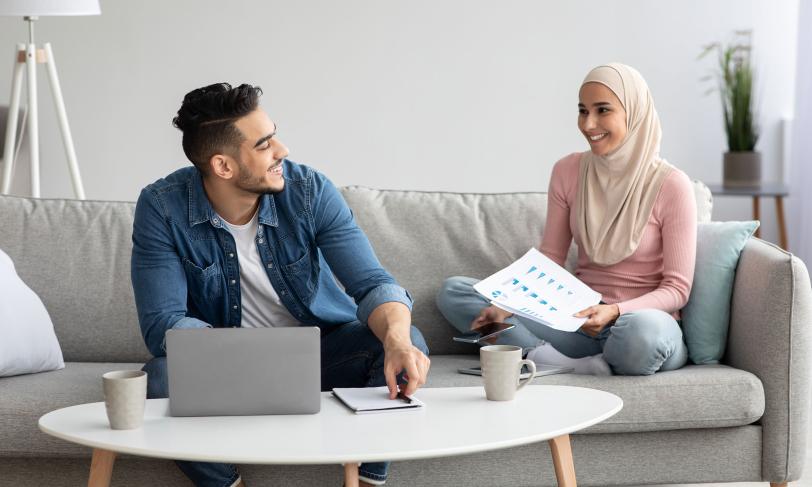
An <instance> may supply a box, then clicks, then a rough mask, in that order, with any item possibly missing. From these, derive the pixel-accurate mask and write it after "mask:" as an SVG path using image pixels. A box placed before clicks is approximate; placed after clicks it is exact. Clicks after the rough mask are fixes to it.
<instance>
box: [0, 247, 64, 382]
mask: <svg viewBox="0 0 812 487" xmlns="http://www.w3.org/2000/svg"><path fill="white" fill-rule="evenodd" d="M0 290H2V291H0V377H6V376H10V375H20V374H33V373H35V372H45V371H46V370H56V369H63V368H65V362H64V361H63V360H62V350H61V349H60V348H59V342H58V341H57V339H56V334H54V324H53V323H52V322H51V317H50V316H48V311H46V310H45V306H44V305H43V304H42V301H41V300H40V299H39V296H37V295H36V294H35V293H34V291H32V290H31V289H30V288H29V287H28V286H26V285H25V283H24V282H23V281H22V279H20V277H19V276H18V275H17V271H16V269H14V263H13V262H11V258H10V257H9V256H8V255H7V254H6V253H5V252H3V251H2V250H0Z"/></svg>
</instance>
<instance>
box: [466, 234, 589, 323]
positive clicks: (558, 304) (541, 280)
mask: <svg viewBox="0 0 812 487" xmlns="http://www.w3.org/2000/svg"><path fill="white" fill-rule="evenodd" d="M474 289H476V290H477V292H478V293H480V294H482V295H483V296H485V297H486V298H488V299H489V300H490V301H491V303H492V304H493V305H495V306H498V307H500V308H502V309H504V310H506V311H510V312H511V313H515V314H517V315H519V316H522V317H524V318H527V319H530V320H534V321H537V322H539V323H542V324H545V325H547V326H549V327H551V328H555V329H556V330H562V331H575V330H577V329H578V328H580V327H581V325H583V324H584V321H586V319H585V318H575V317H574V316H572V315H573V314H575V313H577V312H579V311H581V310H582V309H585V308H588V307H590V306H593V305H595V304H598V303H599V302H600V300H601V295H600V293H598V292H596V291H594V290H593V289H592V288H590V287H589V286H587V285H586V284H584V283H583V282H581V281H580V280H579V279H578V278H577V277H575V276H573V275H572V274H570V273H569V272H568V271H567V270H566V269H564V268H563V267H561V266H560V265H558V264H556V263H555V262H553V261H552V260H551V259H549V258H548V257H546V256H545V255H544V254H542V253H541V252H539V251H538V250H536V249H534V248H531V249H530V250H528V251H527V253H525V254H524V255H523V256H522V257H521V258H520V259H519V260H517V261H515V262H513V263H512V264H510V265H509V266H507V267H505V268H504V269H502V270H500V271H498V272H497V273H495V274H493V275H491V276H490V277H488V278H486V279H483V280H481V281H479V282H478V283H477V284H475V285H474Z"/></svg>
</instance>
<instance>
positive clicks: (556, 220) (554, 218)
mask: <svg viewBox="0 0 812 487" xmlns="http://www.w3.org/2000/svg"><path fill="white" fill-rule="evenodd" d="M578 164H579V158H578V157H577V154H573V155H570V156H567V157H565V158H564V159H561V160H560V161H558V162H556V163H555V166H553V173H552V175H551V176H550V186H549V188H548V190H547V221H546V223H545V224H544V233H543V234H542V236H541V245H540V246H539V250H540V251H541V253H542V254H544V255H546V256H547V257H548V258H550V259H552V261H553V262H555V263H556V264H558V265H560V266H562V267H563V266H564V261H566V259H567V251H568V250H569V248H570V243H572V231H571V230H570V209H571V204H570V202H571V201H573V200H574V195H571V194H569V193H570V192H571V191H568V189H569V188H570V187H571V186H572V181H573V180H572V178H576V179H577V178H578Z"/></svg>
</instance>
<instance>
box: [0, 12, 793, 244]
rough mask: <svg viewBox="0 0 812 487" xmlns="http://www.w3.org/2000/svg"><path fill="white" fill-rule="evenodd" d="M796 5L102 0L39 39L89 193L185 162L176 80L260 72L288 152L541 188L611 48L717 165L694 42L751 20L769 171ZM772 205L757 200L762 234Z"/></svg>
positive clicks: (141, 180) (53, 133)
mask: <svg viewBox="0 0 812 487" xmlns="http://www.w3.org/2000/svg"><path fill="white" fill-rule="evenodd" d="M798 1H799V0H780V1H770V0H749V1H743V0H716V1H713V2H707V1H703V0H680V1H678V2H664V1H657V2H652V1H648V0H623V1H613V2H606V1H597V0H577V1H576V0H568V1H557V2H551V1H548V2H538V1H530V0H527V1H507V0H506V1H502V2H493V1H488V2H486V1H437V0H412V1H409V2H392V1H389V2H386V1H380V0H346V1H342V2H335V1H331V0H320V1H302V2H294V1H287V2H283V1H278V0H277V1H267V0H265V1H260V0H253V1H249V0H234V1H230V2H227V3H226V2H221V1H214V0H205V1H204V0H171V1H167V0H137V1H123V0H118V1H116V0H104V1H102V12H103V14H102V15H101V16H99V17H79V18H65V17H63V18H43V19H41V20H40V21H39V22H38V23H37V40H38V41H40V42H43V41H50V42H52V43H53V46H54V52H55V55H56V57H57V62H58V67H59V70H60V76H61V81H62V87H63V91H64V94H65V100H66V104H67V108H68V113H69V117H70V120H71V125H72V128H73V131H74V138H75V142H76V148H77V152H78V154H79V158H80V165H81V170H82V173H83V176H84V179H85V187H86V191H87V194H88V197H89V198H94V199H123V200H133V199H135V198H136V197H137V194H138V191H139V190H140V188H141V187H143V186H144V185H145V184H147V183H149V182H151V181H153V180H155V179H157V178H158V177H161V176H163V175H165V174H167V173H169V172H170V171H172V170H173V169H174V168H177V167H179V166H182V165H185V164H187V162H186V160H185V158H184V157H183V152H182V151H181V149H180V132H178V131H177V130H175V129H174V128H172V126H171V124H170V121H171V119H172V117H173V115H174V113H175V111H176V110H177V108H178V106H179V104H180V101H181V99H182V97H183V95H184V94H185V93H186V92H187V91H189V90H191V89H193V88H196V87H199V86H202V85H204V84H208V83H211V82H216V81H229V82H232V83H240V82H248V83H252V84H258V85H260V86H262V87H263V89H264V90H265V96H264V97H263V106H264V107H265V108H266V109H267V110H268V111H269V113H270V114H271V116H272V118H274V119H275V120H276V122H277V123H278V125H279V127H280V139H281V140H283V141H284V142H285V143H286V144H287V145H288V146H289V148H290V149H291V159H293V160H296V161H298V162H304V163H307V164H310V165H312V166H315V167H316V168H318V169H320V170H323V171H324V172H326V173H327V174H328V175H329V176H331V177H332V179H333V180H334V181H335V182H336V183H337V184H339V185H346V184H360V185H366V186H372V187H378V188H394V189H421V190H450V191H480V192H505V191H536V190H545V189H546V187H547V183H548V178H549V172H550V168H551V167H552V164H553V163H554V162H555V161H556V160H557V159H559V158H560V157H561V156H563V155H565V154H567V153H570V152H574V151H581V150H585V149H586V144H585V142H584V141H583V140H582V139H581V137H580V136H579V134H578V132H577V130H576V126H575V121H576V103H577V91H578V87H579V83H580V80H581V79H582V77H583V76H584V75H585V74H586V72H587V71H588V70H589V69H590V68H591V67H593V66H594V65H597V64H600V63H603V62H607V61H615V60H616V61H621V62H625V63H627V64H630V65H632V66H635V67H637V68H638V69H639V70H640V71H641V72H642V73H643V75H644V76H645V77H646V79H647V80H648V82H649V85H650V87H651V89H652V91H653V94H654V97H655V102H656V104H657V109H658V111H659V113H660V116H661V119H662V123H663V128H664V139H663V148H662V153H663V155H664V156H665V157H666V158H667V159H668V160H669V161H670V162H672V163H673V164H675V165H677V166H678V167H680V168H682V169H683V170H685V171H686V172H687V173H688V174H689V175H690V176H691V177H694V178H699V179H702V180H704V181H707V182H714V181H719V180H720V179H721V158H722V155H721V154H722V152H723V151H724V150H725V146H724V145H725V138H724V134H723V129H722V122H721V109H720V104H719V100H718V97H717V96H716V95H710V96H703V93H704V91H705V90H706V88H707V85H704V84H702V83H701V82H700V81H699V78H700V77H702V76H703V75H704V74H706V73H707V71H708V70H709V69H710V68H711V65H712V60H711V59H706V60H704V61H697V60H696V57H697V54H698V53H699V51H700V49H701V46H702V45H704V44H706V43H708V42H711V41H715V40H725V39H726V38H727V37H728V35H729V34H730V33H731V32H732V31H733V30H735V29H745V28H753V29H754V31H755V34H754V42H755V47H756V57H757V62H758V65H759V68H760V76H759V81H760V82H761V85H760V86H761V88H760V89H761V93H760V94H761V96H760V98H759V100H760V115H761V116H760V120H761V123H762V126H763V136H762V139H761V142H760V144H759V149H760V150H761V151H762V152H763V153H764V161H765V164H766V166H765V180H768V181H770V180H779V179H781V177H782V176H781V175H782V174H783V168H782V166H781V164H780V160H781V157H782V150H781V144H782V141H783V136H782V134H781V132H780V125H781V124H780V119H781V118H782V117H787V116H791V114H792V110H793V93H794V79H793V77H794V73H795V50H796V33H797V11H798ZM26 38H27V31H26V28H25V24H24V23H23V21H22V20H19V19H16V18H0V47H2V46H6V47H4V48H3V49H4V50H5V52H6V54H5V56H6V59H7V61H8V62H6V63H5V65H6V66H7V68H8V72H6V73H5V74H4V73H3V70H0V95H2V96H3V97H5V96H7V95H5V94H7V93H9V92H10V78H11V76H10V74H11V71H10V70H11V64H12V62H11V61H12V51H13V45H14V43H15V42H21V41H25V39H26ZM0 64H2V63H0ZM46 81H47V78H46V76H45V71H44V70H41V71H40V97H41V98H40V112H41V134H42V135H41V141H42V159H43V166H42V174H43V181H42V193H43V196H46V197H69V196H71V194H72V193H71V186H70V182H69V179H68V172H67V167H66V164H65V162H64V160H65V158H64V155H63V152H62V147H61V142H60V140H59V132H58V129H57V126H56V122H55V116H54V110H53V104H52V102H51V100H50V93H49V91H48V87H47V82H46ZM5 103H6V102H5V100H4V98H0V104H5ZM16 186H17V187H24V186H23V185H22V184H17V185H16ZM716 208H717V209H716V211H715V214H714V217H715V218H716V219H747V218H749V216H750V208H751V207H750V202H749V201H748V200H746V199H730V198H727V199H717V205H716ZM772 211H773V206H772V204H771V203H770V204H765V205H763V208H762V217H763V218H764V219H765V223H764V227H765V231H766V233H765V236H766V237H768V238H774V237H775V230H774V223H773V222H772V216H773V213H772ZM767 220H769V221H767Z"/></svg>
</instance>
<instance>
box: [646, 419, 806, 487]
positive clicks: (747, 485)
mask: <svg viewBox="0 0 812 487" xmlns="http://www.w3.org/2000/svg"><path fill="white" fill-rule="evenodd" d="M809 440H812V429H810V435H809ZM808 444H809V445H812V442H810V443H808ZM700 486H701V487H765V486H769V484H767V483H753V482H737V483H727V484H689V485H687V484H672V485H666V486H663V485H660V486H656V487H700ZM639 487H655V486H647V485H646V486H639ZM789 487H812V450H807V451H806V463H805V464H804V473H803V475H802V476H801V479H800V480H798V481H797V482H790V484H789Z"/></svg>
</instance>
